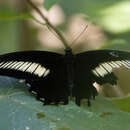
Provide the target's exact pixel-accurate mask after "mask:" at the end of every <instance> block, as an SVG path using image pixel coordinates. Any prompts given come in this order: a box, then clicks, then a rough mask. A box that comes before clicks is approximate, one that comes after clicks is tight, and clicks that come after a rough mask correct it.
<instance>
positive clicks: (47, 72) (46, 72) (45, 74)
mask: <svg viewBox="0 0 130 130" xmlns="http://www.w3.org/2000/svg"><path fill="white" fill-rule="evenodd" d="M49 73H50V70H49V69H48V70H46V71H45V73H44V75H43V76H44V77H45V76H47V75H48V74H49Z"/></svg>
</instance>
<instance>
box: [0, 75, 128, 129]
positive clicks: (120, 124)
mask: <svg viewBox="0 0 130 130" xmlns="http://www.w3.org/2000/svg"><path fill="white" fill-rule="evenodd" d="M26 87H27V86H25V84H24V83H22V84H20V83H19V82H18V80H15V79H11V78H7V77H1V78H0V115H1V116H0V130H123V129H124V130H129V128H130V123H129V121H130V114H129V113H127V112H122V111H120V110H119V109H118V108H117V107H116V106H115V105H113V104H112V103H111V101H110V100H108V99H106V98H104V97H101V96H98V97H97V98H96V100H94V101H92V106H91V107H88V106H87V105H86V104H85V103H84V104H83V105H82V106H81V107H78V106H77V105H75V103H73V101H71V102H70V103H69V104H68V105H59V106H51V105H47V106H43V105H42V103H41V102H38V101H36V100H35V98H34V96H31V94H30V93H28V91H27V88H26ZM21 119H22V120H21Z"/></svg>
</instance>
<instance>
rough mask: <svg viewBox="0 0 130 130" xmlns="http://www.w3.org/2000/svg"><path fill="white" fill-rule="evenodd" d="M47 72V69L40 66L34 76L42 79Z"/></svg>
mask: <svg viewBox="0 0 130 130" xmlns="http://www.w3.org/2000/svg"><path fill="white" fill-rule="evenodd" d="M45 71H46V69H45V67H43V66H41V65H39V66H38V67H37V69H36V70H35V72H34V74H36V75H38V76H39V77H41V76H42V75H43V74H44V72H45Z"/></svg>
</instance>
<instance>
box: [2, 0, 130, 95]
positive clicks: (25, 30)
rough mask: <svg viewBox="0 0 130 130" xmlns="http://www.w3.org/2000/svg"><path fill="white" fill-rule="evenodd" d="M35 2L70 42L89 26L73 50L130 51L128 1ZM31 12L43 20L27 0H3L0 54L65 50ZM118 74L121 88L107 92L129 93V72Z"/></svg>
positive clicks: (129, 6) (36, 0)
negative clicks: (22, 51)
mask: <svg viewBox="0 0 130 130" xmlns="http://www.w3.org/2000/svg"><path fill="white" fill-rule="evenodd" d="M35 4H36V5H37V6H38V7H39V8H41V10H42V12H43V13H44V14H45V15H46V16H47V17H48V19H49V20H50V21H51V23H52V24H53V25H54V26H56V27H57V28H58V29H60V31H61V32H62V33H63V34H64V36H65V38H66V39H67V40H68V44H70V45H71V43H72V42H73V41H74V39H75V38H76V36H78V34H80V33H81V32H82V30H83V29H84V28H85V26H86V25H88V28H87V30H86V31H85V32H84V33H83V34H82V36H81V37H80V38H79V39H78V40H77V41H75V43H74V44H73V46H72V48H73V51H74V53H78V52H82V51H86V50H92V49H104V48H105V49H106V48H107V49H119V50H127V51H130V43H129V41H130V22H129V21H130V1H129V0H107V1H104V0H81V1H78V0H52V1H51V0H45V1H43V0H35ZM29 14H31V15H33V16H35V18H36V19H38V20H39V21H41V22H44V21H42V20H41V18H40V17H39V16H38V15H37V14H36V13H35V11H34V10H32V9H31V8H30V7H29V6H28V4H27V2H26V0H23V1H18V0H11V1H9V0H1V1H0V54H3V53H8V52H13V51H21V50H32V49H35V50H49V51H53V52H59V53H63V49H64V46H63V44H62V43H61V42H60V40H59V39H57V38H56V37H55V35H54V34H53V33H52V32H50V31H48V29H47V28H46V26H43V25H40V24H39V23H37V22H36V21H34V20H33V19H32V18H31V16H30V15H29ZM116 74H117V75H118V77H119V82H118V87H117V88H116V89H115V88H113V87H111V86H110V85H109V87H106V88H105V89H104V90H103V91H104V95H106V96H123V95H126V94H128V93H129V92H130V85H129V84H130V82H129V77H130V72H129V71H128V70H126V69H124V68H122V69H121V70H117V71H116ZM105 86H108V85H105Z"/></svg>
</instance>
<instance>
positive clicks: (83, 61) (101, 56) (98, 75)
mask: <svg viewBox="0 0 130 130" xmlns="http://www.w3.org/2000/svg"><path fill="white" fill-rule="evenodd" d="M76 62H79V63H80V67H82V66H84V70H85V69H87V72H89V74H90V77H91V80H95V81H96V82H98V83H99V84H104V83H110V84H116V80H117V77H116V76H115V75H114V73H113V72H112V70H113V68H120V67H121V66H124V67H126V68H128V69H130V53H129V52H125V51H116V50H97V51H87V52H84V53H80V54H77V55H76ZM86 75H87V74H86Z"/></svg>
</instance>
